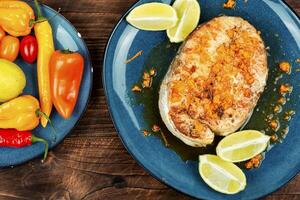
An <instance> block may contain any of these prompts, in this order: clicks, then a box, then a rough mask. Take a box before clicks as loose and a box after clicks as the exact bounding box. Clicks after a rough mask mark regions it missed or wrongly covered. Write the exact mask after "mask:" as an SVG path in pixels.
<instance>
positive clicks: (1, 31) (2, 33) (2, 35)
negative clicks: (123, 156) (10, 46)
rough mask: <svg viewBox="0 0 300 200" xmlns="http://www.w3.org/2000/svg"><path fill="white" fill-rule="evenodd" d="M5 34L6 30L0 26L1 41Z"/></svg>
mask: <svg viewBox="0 0 300 200" xmlns="http://www.w3.org/2000/svg"><path fill="white" fill-rule="evenodd" d="M4 36H5V32H4V30H3V29H2V28H1V27H0V41H1V40H2V38H4Z"/></svg>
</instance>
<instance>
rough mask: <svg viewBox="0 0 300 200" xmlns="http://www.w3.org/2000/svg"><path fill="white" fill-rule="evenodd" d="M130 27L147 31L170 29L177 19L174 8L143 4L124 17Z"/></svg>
mask: <svg viewBox="0 0 300 200" xmlns="http://www.w3.org/2000/svg"><path fill="white" fill-rule="evenodd" d="M126 20H127V21H128V23H130V24H131V25H132V26H134V27H136V28H138V29H142V30H149V31H160V30H166V29H169V28H172V27H174V26H175V25H176V23H177V21H178V18H177V14H176V11H175V9H174V8H172V7H171V6H169V5H167V4H163V3H145V4H142V5H140V6H138V7H136V8H134V9H133V10H132V11H131V12H130V13H129V15H128V16H127V17H126Z"/></svg>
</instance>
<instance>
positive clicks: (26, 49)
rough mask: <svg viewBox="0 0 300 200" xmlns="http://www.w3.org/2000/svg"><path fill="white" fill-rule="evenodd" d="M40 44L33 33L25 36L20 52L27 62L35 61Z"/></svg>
mask: <svg viewBox="0 0 300 200" xmlns="http://www.w3.org/2000/svg"><path fill="white" fill-rule="evenodd" d="M37 53H38V44H37V41H36V38H35V37H34V36H32V35H28V36H25V37H23V39H22V40H21V45H20V54H21V56H22V58H23V59H24V60H25V61H26V62H27V63H30V64H32V63H34V61H35V60H36V58H37Z"/></svg>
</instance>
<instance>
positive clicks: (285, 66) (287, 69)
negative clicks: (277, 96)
mask: <svg viewBox="0 0 300 200" xmlns="http://www.w3.org/2000/svg"><path fill="white" fill-rule="evenodd" d="M279 68H280V69H281V71H283V72H285V73H287V74H289V73H290V72H291V64H290V63H289V62H286V61H283V62H281V63H279Z"/></svg>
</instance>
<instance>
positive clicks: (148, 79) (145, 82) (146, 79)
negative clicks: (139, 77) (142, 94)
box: [143, 72, 152, 88]
mask: <svg viewBox="0 0 300 200" xmlns="http://www.w3.org/2000/svg"><path fill="white" fill-rule="evenodd" d="M151 85H152V78H151V76H150V74H149V73H148V72H144V74H143V88H150V87H151Z"/></svg>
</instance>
